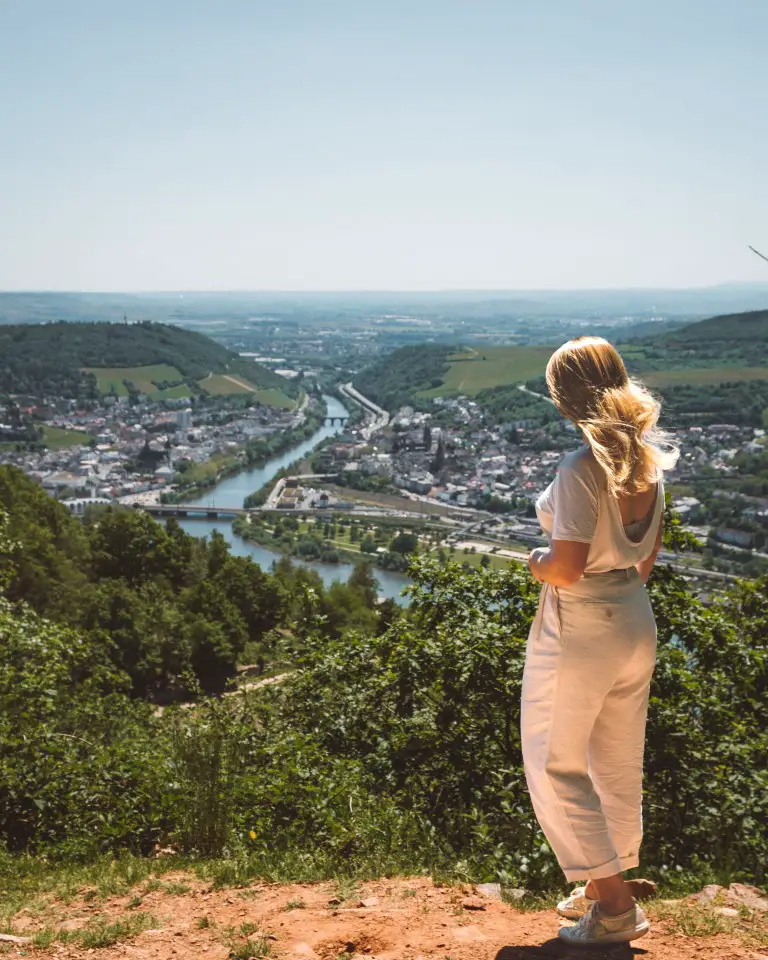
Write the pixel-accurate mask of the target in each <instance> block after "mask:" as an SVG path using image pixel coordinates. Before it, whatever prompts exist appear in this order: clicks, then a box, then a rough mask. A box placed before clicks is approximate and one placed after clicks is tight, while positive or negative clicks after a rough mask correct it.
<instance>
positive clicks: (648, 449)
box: [546, 337, 680, 496]
mask: <svg viewBox="0 0 768 960" xmlns="http://www.w3.org/2000/svg"><path fill="white" fill-rule="evenodd" d="M546 376H547V386H548V387H549V392H550V395H551V397H552V399H553V400H554V402H555V405H556V406H557V408H558V410H559V411H560V413H562V414H563V416H564V417H567V418H568V419H569V420H572V421H573V422H574V423H575V424H576V425H577V426H578V427H580V428H581V431H582V433H583V434H584V438H585V439H586V441H587V442H588V443H589V445H590V447H591V448H592V453H593V454H594V457H595V460H596V461H597V462H598V463H599V464H600V466H601V467H602V468H603V470H604V471H605V476H606V479H607V482H608V490H609V491H610V492H611V493H612V494H613V495H614V496H619V494H633V493H639V492H640V491H641V490H647V489H648V488H649V487H651V486H652V485H653V484H654V483H655V482H656V481H657V480H658V479H659V476H660V472H661V471H662V470H669V469H670V468H671V467H673V466H674V465H675V463H676V462H677V458H678V456H679V453H680V451H679V449H678V446H677V443H676V442H675V441H674V440H673V439H672V438H671V437H670V436H669V435H668V434H667V433H665V432H664V431H663V430H660V429H659V428H658V427H657V426H656V424H657V422H658V419H659V413H660V412H661V405H660V403H659V401H658V400H656V399H655V398H654V397H653V396H652V395H651V394H650V392H649V391H648V390H647V389H646V388H645V387H644V386H643V385H642V384H641V383H640V382H639V381H637V380H635V379H633V378H632V377H630V376H629V375H628V374H627V370H626V367H625V366H624V361H623V360H622V359H621V356H620V355H619V352H618V350H616V348H615V347H613V346H611V344H610V343H608V341H607V340H604V339H603V338H602V337H576V338H575V339H574V340H569V341H568V342H567V343H564V344H563V345H562V347H560V348H559V349H558V350H556V351H555V352H554V353H553V354H552V356H551V357H550V359H549V363H548V364H547V374H546Z"/></svg>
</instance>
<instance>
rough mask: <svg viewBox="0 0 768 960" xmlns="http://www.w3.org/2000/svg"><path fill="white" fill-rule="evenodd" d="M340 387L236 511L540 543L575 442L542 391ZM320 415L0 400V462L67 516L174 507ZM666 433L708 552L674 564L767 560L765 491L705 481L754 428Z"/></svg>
mask: <svg viewBox="0 0 768 960" xmlns="http://www.w3.org/2000/svg"><path fill="white" fill-rule="evenodd" d="M521 389H526V388H525V387H521ZM337 390H338V394H337V395H338V397H339V398H340V399H341V400H342V401H343V402H344V403H345V404H346V405H347V407H349V408H350V409H351V412H352V416H351V418H350V420H349V423H347V422H346V421H344V418H339V422H338V426H337V428H336V429H335V430H333V431H332V432H330V435H329V436H326V437H324V438H322V439H321V440H320V442H319V443H318V445H317V446H316V448H315V449H314V450H313V451H312V452H311V453H310V454H309V455H307V456H306V457H305V458H304V459H303V461H302V463H300V464H297V465H296V469H295V470H292V473H293V475H292V476H290V475H289V476H288V477H285V476H281V477H279V478H276V479H275V481H274V482H270V484H269V485H268V489H267V490H266V491H265V492H264V496H263V498H262V501H261V502H258V499H257V500H256V502H252V503H249V504H247V505H252V506H253V509H254V510H255V511H260V512H262V513H269V512H271V511H275V512H277V511H279V512H285V511H293V512H296V513H304V514H307V513H313V512H319V513H324V514H328V513H334V514H351V515H356V516H358V517H366V516H367V517H369V518H375V517H377V516H379V517H390V518H393V517H400V518H401V519H402V522H403V526H404V527H408V528H410V527H414V528H418V527H419V526H422V527H424V528H425V530H430V531H431V532H430V533H429V536H430V537H431V536H432V535H433V532H434V530H435V529H438V530H439V529H440V528H442V531H443V532H442V534H441V535H440V536H439V537H435V545H437V544H442V545H443V546H446V547H447V546H450V547H451V548H454V547H456V546H458V547H459V548H460V549H463V551H464V552H465V553H468V552H469V551H470V550H471V551H472V553H473V554H475V553H479V554H481V555H482V554H489V555H493V556H494V557H495V558H496V559H497V560H498V559H501V558H507V559H523V558H524V556H525V551H526V550H528V549H530V548H531V547H532V546H535V545H537V544H540V543H542V542H543V540H542V534H541V530H540V527H539V524H538V521H537V520H536V515H535V507H534V504H535V500H536V497H537V496H538V494H539V493H540V492H541V491H542V490H543V489H544V488H545V487H546V486H547V484H548V483H549V482H550V481H551V480H552V479H553V477H554V474H555V471H556V468H557V464H558V462H559V461H560V459H561V458H562V456H563V455H564V453H565V452H567V451H568V450H571V449H574V448H575V447H576V446H578V445H579V443H580V436H579V435H578V432H577V430H576V428H575V427H574V426H573V424H571V423H568V422H567V421H564V420H562V419H559V418H558V419H553V418H552V416H551V413H552V409H551V401H549V400H548V398H546V397H544V396H542V395H539V396H538V405H537V404H534V405H533V407H531V408H530V409H529V411H528V415H527V416H525V417H521V418H520V419H517V420H508V421H504V422H500V421H499V418H498V416H497V415H496V414H495V412H494V411H492V410H489V409H487V408H485V407H484V406H483V405H482V404H480V403H478V402H476V401H475V400H473V399H471V398H470V397H463V396H459V397H454V398H446V397H435V398H434V399H433V400H432V402H431V405H426V406H428V407H430V409H424V406H425V404H423V403H422V404H420V405H419V407H420V408H419V409H416V408H415V407H413V406H403V407H400V408H399V409H397V410H394V411H391V412H387V411H385V410H383V409H382V408H381V407H378V406H377V405H376V404H375V403H374V402H373V401H371V400H369V399H368V398H366V397H365V396H364V395H363V394H361V393H360V392H359V391H358V390H356V389H355V388H354V387H352V385H351V384H350V383H346V384H342V385H339V386H338V388H337ZM527 392H528V393H529V394H530V393H531V391H530V390H528V391H527ZM324 416H325V407H324V401H323V400H322V398H321V397H320V396H319V394H311V393H303V394H302V397H301V400H300V401H299V402H297V403H296V404H295V407H294V409H293V410H285V409H281V408H279V407H273V406H269V405H266V404H263V403H257V402H253V403H250V404H247V403H244V402H243V401H242V398H237V402H234V401H233V400H231V398H230V399H228V398H226V397H217V398H205V399H201V398H193V399H190V398H178V399H173V398H165V399H162V400H152V399H151V398H150V397H149V396H146V395H142V396H139V397H138V398H132V400H131V401H129V398H128V397H121V396H105V397H102V398H101V399H100V400H98V401H92V402H90V403H88V404H87V405H85V406H83V405H82V404H79V403H78V402H77V401H75V400H72V399H66V398H59V397H54V398H48V397H46V398H45V400H44V402H39V403H35V404H29V405H26V406H19V405H18V404H17V402H16V400H15V399H14V398H11V399H10V400H9V402H8V403H7V404H6V406H5V407H4V408H0V437H3V442H2V443H0V462H3V463H9V464H13V465H15V466H17V467H19V468H20V469H22V470H23V471H24V472H25V473H27V474H28V475H29V476H31V477H33V478H34V479H35V480H37V481H38V482H39V483H40V484H42V486H43V487H44V488H45V489H46V490H47V491H48V492H49V493H51V494H52V495H54V496H56V497H57V498H59V499H60V500H61V501H62V502H63V503H64V504H65V505H66V506H67V507H68V508H69V509H70V510H71V511H72V512H74V513H77V514H82V513H83V512H84V511H85V510H86V509H88V508H89V507H92V506H95V505H98V504H109V503H119V504H124V505H128V506H144V507H149V506H151V505H159V504H172V503H176V504H178V505H179V511H180V512H183V505H184V503H185V502H186V501H187V500H192V499H193V497H195V496H198V495H199V494H201V493H204V492H205V491H206V490H208V489H210V488H211V487H213V486H215V484H216V483H218V482H219V481H220V480H221V479H222V478H223V477H224V476H227V475H229V474H232V473H234V472H237V471H241V470H243V469H245V468H246V467H248V465H249V463H252V462H253V460H254V457H253V456H252V454H253V452H254V451H256V452H257V453H258V454H259V459H262V460H263V459H266V458H267V457H268V456H269V454H270V453H273V452H276V451H282V450H285V449H288V450H290V449H291V448H292V446H293V444H294V443H295V442H296V440H297V439H304V438H305V437H306V436H310V435H313V434H312V431H313V429H316V428H317V426H318V425H319V424H320V423H322V421H323V418H324ZM342 421H344V422H342ZM674 433H675V437H676V439H677V441H678V443H679V444H680V447H681V457H680V460H679V463H678V466H677V468H676V469H675V470H674V471H673V472H671V473H670V474H669V476H668V478H667V486H668V488H669V487H671V488H672V489H673V490H674V491H675V493H674V495H673V497H672V507H673V508H674V510H675V511H676V513H677V515H678V516H679V517H680V518H681V520H682V521H683V522H684V525H685V527H684V528H685V529H686V530H687V531H689V532H690V533H692V534H693V535H694V536H695V537H696V538H697V539H698V540H699V542H700V543H701V544H702V546H703V547H704V551H705V552H704V555H703V556H695V557H689V558H687V559H686V561H685V562H686V565H687V566H689V567H691V568H692V569H693V570H694V572H695V573H703V572H704V571H706V570H710V571H721V572H722V573H742V574H743V573H745V572H746V573H749V572H756V571H757V570H759V569H760V564H762V563H763V562H764V561H766V560H768V553H766V552H765V547H766V527H767V526H768V499H766V498H764V497H760V496H749V495H746V494H738V495H737V494H734V493H733V492H732V491H731V490H728V489H720V488H719V487H718V485H717V478H718V477H723V478H725V477H728V476H730V475H732V474H733V473H734V471H735V470H736V469H737V468H736V467H734V459H735V458H736V457H737V455H739V454H746V455H759V454H760V453H761V452H762V451H763V450H764V443H765V430H764V429H763V428H757V427H749V426H743V425H736V424H728V423H723V424H710V425H706V426H698V425H692V426H688V427H687V428H685V429H682V430H680V429H678V430H676V431H674ZM25 436H26V437H27V438H28V439H27V440H26V441H24V440H22V439H19V438H20V437H25ZM30 436H31V437H32V438H33V439H32V440H31V441H30V440H29V437H30ZM44 444H47V445H44ZM249 450H250V451H251V455H250V456H249V453H248V451H249ZM703 474H707V475H709V476H710V477H711V478H712V481H711V490H710V492H709V495H708V497H707V502H706V503H705V502H703V501H702V499H701V498H699V497H696V496H694V495H693V494H692V493H691V492H690V491H691V489H692V487H693V485H695V483H696V482H697V481H698V480H700V478H701V477H702V475H703ZM253 493H254V494H255V493H256V491H253ZM224 506H227V507H232V508H241V507H242V506H243V504H242V503H241V502H238V503H227V504H224ZM427 521H429V522H427ZM244 530H245V531H246V535H248V534H247V528H244V527H243V525H242V524H240V526H239V528H238V532H244ZM201 532H203V531H201ZM379 549H380V551H381V552H385V551H384V548H383V547H380V548H379ZM372 559H376V558H375V557H374V558H372ZM379 559H381V558H379ZM668 559H678V560H679V558H673V557H669V558H668Z"/></svg>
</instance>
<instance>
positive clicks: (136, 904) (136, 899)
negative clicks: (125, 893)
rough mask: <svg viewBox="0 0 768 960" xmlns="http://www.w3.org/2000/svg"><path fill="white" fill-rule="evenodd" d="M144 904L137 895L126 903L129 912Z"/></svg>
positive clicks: (141, 898) (142, 899)
mask: <svg viewBox="0 0 768 960" xmlns="http://www.w3.org/2000/svg"><path fill="white" fill-rule="evenodd" d="M142 903H144V898H143V897H140V896H139V895H138V894H134V896H132V897H131V899H130V900H129V901H128V903H127V907H128V909H129V910H135V909H136V908H137V907H140V906H141V905H142Z"/></svg>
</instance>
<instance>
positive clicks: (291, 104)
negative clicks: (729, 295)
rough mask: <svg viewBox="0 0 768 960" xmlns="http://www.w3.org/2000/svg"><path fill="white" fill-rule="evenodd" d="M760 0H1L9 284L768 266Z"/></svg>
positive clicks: (596, 281) (402, 282) (163, 285)
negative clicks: (757, 250)
mask: <svg viewBox="0 0 768 960" xmlns="http://www.w3.org/2000/svg"><path fill="white" fill-rule="evenodd" d="M766 36H768V3H766V2H765V0H731V2H729V3H724V2H722V0H643V2H642V3H629V2H628V0H627V2H625V0H605V2H603V0H546V2H543V0H540V2H537V0H305V2H300V0H272V2H262V0H130V2H123V3H121V2H118V0H0V289H5V290H37V289H45V290H91V291H109V290H119V291H152V290H448V289H473V290H474V289H477V290H482V289H504V290H514V289H524V290H531V289H542V290H544V289H578V288H593V289H594V288H610V287H614V288H616V287H643V286H649V287H693V286H708V285H710V284H717V283H723V282H741V281H747V282H749V281H768V263H765V262H764V261H762V260H759V259H758V258H757V257H756V256H755V255H754V254H752V253H750V251H749V250H748V249H747V244H752V245H753V246H756V247H758V248H762V249H763V252H766V253H767V254H768V182H767V178H766V171H767V170H768V110H766V94H767V93H768V58H766V56H765V39H766Z"/></svg>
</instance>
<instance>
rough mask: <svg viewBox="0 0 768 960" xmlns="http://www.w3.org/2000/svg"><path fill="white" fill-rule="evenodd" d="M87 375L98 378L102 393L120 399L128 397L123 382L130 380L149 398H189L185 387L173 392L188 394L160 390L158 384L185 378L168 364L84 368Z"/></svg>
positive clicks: (188, 392) (172, 389)
mask: <svg viewBox="0 0 768 960" xmlns="http://www.w3.org/2000/svg"><path fill="white" fill-rule="evenodd" d="M83 369H84V370H85V371H86V372H87V373H92V374H93V375H94V376H95V377H96V384H97V387H98V390H99V392H100V393H116V394H117V395H118V396H120V397H127V396H128V388H127V387H126V385H125V383H124V382H123V381H125V380H130V382H131V383H132V384H133V385H134V386H135V387H136V389H137V390H138V391H139V392H140V393H146V394H147V395H148V396H156V395H157V396H162V395H165V396H177V397H179V396H181V397H188V396H189V395H190V391H189V388H188V387H185V386H184V385H181V386H177V387H172V388H170V390H171V391H178V390H183V391H186V392H183V393H178V392H175V393H174V392H169V391H166V392H165V393H164V394H163V393H162V392H161V391H159V390H158V388H157V386H156V383H157V382H162V381H164V380H170V381H171V382H174V381H177V380H183V379H184V377H183V376H182V374H181V373H180V372H179V371H178V370H177V369H176V367H172V366H170V364H167V363H153V364H150V365H149V366H146V367H84V368H83Z"/></svg>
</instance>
